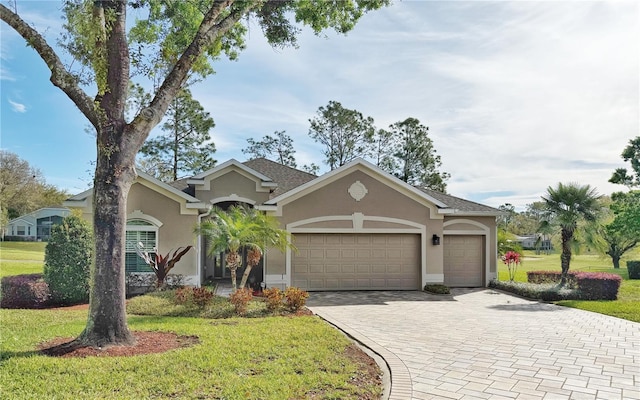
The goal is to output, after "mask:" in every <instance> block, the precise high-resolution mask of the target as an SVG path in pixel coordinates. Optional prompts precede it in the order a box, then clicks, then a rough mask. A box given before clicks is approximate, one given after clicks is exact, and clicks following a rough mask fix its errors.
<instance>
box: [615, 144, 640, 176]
mask: <svg viewBox="0 0 640 400" xmlns="http://www.w3.org/2000/svg"><path fill="white" fill-rule="evenodd" d="M622 159H623V160H624V161H628V162H629V163H631V171H628V170H627V169H626V168H618V169H616V170H615V172H614V173H613V176H612V177H611V179H609V182H611V183H619V184H621V185H626V186H629V187H635V186H640V136H637V137H636V138H635V139H631V140H629V145H628V146H627V147H625V149H624V151H623V152H622Z"/></svg>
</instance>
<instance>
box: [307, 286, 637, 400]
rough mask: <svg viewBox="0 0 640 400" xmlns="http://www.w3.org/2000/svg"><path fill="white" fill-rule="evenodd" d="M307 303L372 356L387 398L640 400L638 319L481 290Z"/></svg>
mask: <svg viewBox="0 0 640 400" xmlns="http://www.w3.org/2000/svg"><path fill="white" fill-rule="evenodd" d="M308 306H309V308H310V309H311V310H312V311H313V312H314V313H316V314H318V315H319V316H321V317H323V318H325V319H326V320H328V321H329V322H331V323H333V324H335V325H336V326H338V327H339V328H340V329H342V330H344V331H345V332H347V333H348V334H350V335H351V336H353V337H354V338H355V339H356V340H358V341H360V342H361V343H363V344H364V345H366V346H367V347H369V348H371V349H372V350H373V351H375V352H377V353H378V354H380V355H381V356H382V357H383V358H384V359H385V361H386V362H387V364H388V365H389V367H390V370H391V382H392V385H391V394H390V396H389V398H390V399H394V400H395V399H401V400H408V399H463V400H471V399H518V400H529V399H532V400H534V399H545V400H547V399H548V400H565V399H621V400H626V399H629V400H631V399H640V324H638V323H635V322H631V321H626V320H622V319H619V318H613V317H609V316H605V315H601V314H596V313H591V312H587V311H582V310H576V309H572V308H566V307H560V306H555V305H553V304H545V303H539V302H534V301H529V300H525V299H521V298H518V297H514V296H511V295H508V294H504V293H499V292H497V291H493V290H489V289H481V290H480V289H478V290H471V289H457V290H456V289H454V290H453V293H452V296H434V295H429V294H426V293H422V292H327V293H324V292H317V293H312V294H311V297H310V298H309V301H308Z"/></svg>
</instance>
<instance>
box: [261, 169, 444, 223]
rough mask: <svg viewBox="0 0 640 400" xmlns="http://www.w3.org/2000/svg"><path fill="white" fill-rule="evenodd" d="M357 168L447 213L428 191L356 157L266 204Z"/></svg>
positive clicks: (305, 191) (300, 193) (286, 199)
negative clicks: (419, 188)
mask: <svg viewBox="0 0 640 400" xmlns="http://www.w3.org/2000/svg"><path fill="white" fill-rule="evenodd" d="M356 170H359V171H362V172H364V173H366V174H368V175H370V176H372V177H374V178H375V179H377V180H378V181H380V182H382V183H384V184H385V185H387V186H389V187H391V188H392V189H394V190H396V191H398V192H400V193H403V194H405V195H406V196H408V197H410V198H412V199H414V200H417V201H418V202H420V203H422V204H424V205H427V206H435V207H436V208H437V209H438V210H439V213H440V214H446V209H447V208H448V207H447V205H446V204H445V203H443V202H441V201H440V200H438V199H436V198H434V197H432V196H430V195H428V194H427V193H425V192H423V191H421V190H418V189H417V188H415V187H413V186H411V185H409V184H407V183H406V182H404V181H402V180H400V179H398V178H396V177H394V176H392V175H390V174H388V173H386V172H384V171H382V170H381V169H380V168H378V167H376V166H375V165H373V164H371V163H369V162H368V161H365V160H363V159H361V158H358V159H355V160H353V161H352V162H350V163H348V164H346V165H343V166H342V167H340V168H337V169H335V170H333V171H331V172H328V173H326V174H324V175H322V176H320V177H318V178H316V179H314V180H311V181H308V182H307V183H305V184H303V185H300V186H298V187H296V188H294V189H292V190H289V191H288V192H286V193H283V194H281V195H279V196H276V197H274V198H273V199H271V200H269V201H267V202H266V203H265V204H267V205H278V206H280V205H284V204H287V203H290V202H292V201H294V200H296V199H299V198H300V197H302V196H304V195H306V194H308V193H310V192H312V191H314V190H317V189H319V188H321V187H324V186H326V185H329V184H331V183H332V182H335V181H336V180H338V179H340V178H342V177H343V176H346V175H348V174H350V173H351V172H353V171H356Z"/></svg>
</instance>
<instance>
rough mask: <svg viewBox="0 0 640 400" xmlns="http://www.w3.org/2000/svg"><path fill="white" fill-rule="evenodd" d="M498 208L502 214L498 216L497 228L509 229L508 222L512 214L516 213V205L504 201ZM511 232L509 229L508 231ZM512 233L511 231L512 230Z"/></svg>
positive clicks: (512, 216)
mask: <svg viewBox="0 0 640 400" xmlns="http://www.w3.org/2000/svg"><path fill="white" fill-rule="evenodd" d="M498 210H500V211H502V212H503V214H502V215H500V216H499V217H498V221H497V222H498V228H501V229H504V230H506V231H509V229H508V227H509V223H511V221H512V220H513V218H514V216H515V215H517V214H518V213H517V212H516V207H515V206H514V205H513V204H511V203H504V204H502V205H500V206H498ZM509 232H511V231H509ZM512 233H513V232H512Z"/></svg>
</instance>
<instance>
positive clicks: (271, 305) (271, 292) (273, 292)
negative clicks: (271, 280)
mask: <svg viewBox="0 0 640 400" xmlns="http://www.w3.org/2000/svg"><path fill="white" fill-rule="evenodd" d="M262 294H263V295H264V299H265V302H266V304H267V310H269V311H270V312H276V311H278V310H279V309H280V308H281V307H282V301H283V300H284V293H283V292H282V290H280V289H278V288H277V287H273V288H269V289H265V290H263V291H262Z"/></svg>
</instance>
